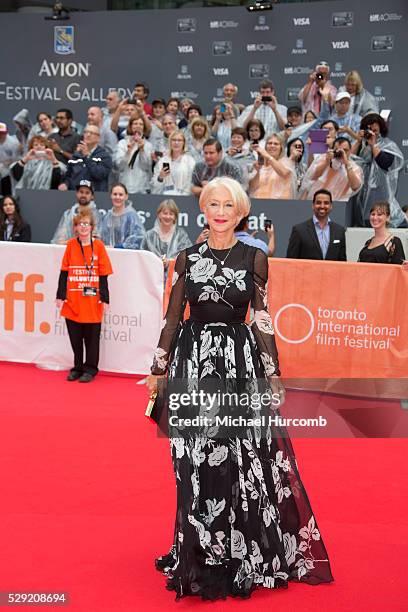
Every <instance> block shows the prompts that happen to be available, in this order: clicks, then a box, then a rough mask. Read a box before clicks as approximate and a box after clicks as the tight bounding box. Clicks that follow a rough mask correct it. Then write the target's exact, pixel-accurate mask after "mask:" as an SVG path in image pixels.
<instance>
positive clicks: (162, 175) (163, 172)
mask: <svg viewBox="0 0 408 612" xmlns="http://www.w3.org/2000/svg"><path fill="white" fill-rule="evenodd" d="M168 176H170V168H166V169H165V168H162V169H161V170H160V172H159V177H160V178H161V179H165V178H167V177H168Z"/></svg>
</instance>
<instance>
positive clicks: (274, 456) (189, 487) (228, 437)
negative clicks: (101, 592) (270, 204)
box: [147, 178, 333, 600]
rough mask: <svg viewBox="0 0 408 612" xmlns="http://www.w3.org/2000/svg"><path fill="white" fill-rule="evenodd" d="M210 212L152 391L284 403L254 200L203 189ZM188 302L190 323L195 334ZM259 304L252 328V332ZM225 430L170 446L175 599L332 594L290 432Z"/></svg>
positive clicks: (180, 280) (175, 299)
mask: <svg viewBox="0 0 408 612" xmlns="http://www.w3.org/2000/svg"><path fill="white" fill-rule="evenodd" d="M200 208H201V210H202V212H204V213H205V215H206V218H207V221H208V224H209V228H210V233H209V237H208V240H206V241H205V242H203V243H200V244H195V245H193V246H191V247H189V248H187V249H185V250H183V251H181V252H180V254H179V255H178V257H177V260H176V263H175V276H174V278H173V289H172V292H171V296H170V301H169V307H168V310H167V313H166V318H165V325H164V328H163V330H162V333H161V336H160V340H159V344H158V348H157V350H156V352H155V358H154V363H153V366H152V374H151V375H150V376H149V378H148V381H147V384H148V387H149V391H150V392H151V393H154V392H155V391H156V390H157V383H158V378H160V377H165V376H167V377H168V380H167V384H168V385H171V384H172V383H173V382H174V381H176V382H177V381H184V383H185V384H186V386H187V389H189V390H190V391H192V389H197V388H198V385H199V386H200V389H201V388H202V386H204V385H205V383H208V384H209V383H211V382H214V384H215V383H216V384H217V385H218V386H219V387H221V388H223V389H224V390H225V389H226V390H227V391H229V392H236V391H237V390H238V391H239V392H242V390H244V391H246V392H248V394H251V392H252V393H253V392H254V391H256V390H257V388H259V385H260V384H261V383H262V381H263V382H264V383H265V385H268V386H269V385H270V387H271V388H272V390H273V391H274V394H275V396H276V395H277V393H282V392H283V387H282V385H281V383H280V380H279V376H280V371H279V363H278V353H277V349H276V344H275V338H274V331H273V327H272V321H271V318H270V316H269V314H268V310H267V289H266V283H267V278H268V259H267V257H266V255H265V254H264V253H263V252H262V251H261V250H260V249H257V248H255V247H252V246H249V245H247V244H244V243H242V242H240V241H238V240H237V239H236V238H235V235H234V230H235V227H236V226H237V224H238V223H239V221H240V220H241V218H242V217H244V216H245V215H247V214H248V213H249V209H250V202H249V199H248V197H247V195H246V193H245V192H244V190H243V189H242V187H241V185H240V184H239V183H238V182H236V181H234V180H233V179H230V178H216V179H214V180H213V181H211V182H210V183H208V184H207V185H206V186H205V188H204V189H203V191H202V193H201V196H200ZM187 301H188V302H189V304H190V318H189V319H187V320H186V321H184V322H183V314H184V307H185V305H186V302H187ZM249 304H251V305H252V308H253V310H254V316H253V321H252V323H251V325H247V324H246V323H245V315H246V312H247V309H248V305H249ZM261 386H262V385H261ZM169 397H170V396H169ZM169 406H170V404H169ZM209 408H210V407H209V405H208V404H207V403H204V404H201V405H200V406H199V408H198V410H197V412H196V413H194V412H191V413H190V416H196V414H198V413H199V415H200V416H202V414H203V413H205V414H206V415H211V417H214V415H215V414H216V413H217V410H218V409H219V405H216V406H215V408H214V409H213V408H211V410H210V409H209ZM235 409H237V406H235ZM251 409H252V408H249V409H245V408H242V406H241V405H239V406H238V410H240V411H241V412H238V413H235V414H246V415H247V414H248V413H249V414H250V415H251V414H252V416H253V415H254V412H255V411H254V410H253V409H252V412H251ZM269 409H270V410H272V408H271V407H269ZM169 413H170V411H169ZM174 414H175V413H174V412H173V413H171V415H174ZM211 417H210V419H211ZM169 421H171V419H169ZM214 422H215V418H213V419H212V421H211V422H210V424H208V425H207V424H204V425H203V426H202V427H201V428H197V430H196V433H195V434H194V433H192V434H190V433H189V432H186V431H183V430H182V427H181V426H180V427H179V428H178V429H177V427H178V426H176V429H175V430H173V431H170V434H169V435H170V445H171V452H172V459H173V466H174V472H175V477H176V486H177V509H176V518H175V529H174V537H173V543H172V547H171V549H170V552H169V553H168V554H167V555H164V556H162V557H159V558H158V559H157V560H156V567H157V569H159V570H161V571H163V572H164V573H165V575H166V576H167V588H168V589H169V590H174V591H175V592H176V597H177V599H179V598H180V597H183V596H186V595H198V596H201V597H202V598H203V599H210V600H215V599H219V598H225V597H227V596H228V595H231V596H240V597H249V596H250V595H251V593H252V591H253V590H254V589H256V588H258V587H261V586H263V587H267V588H277V587H286V586H287V584H288V581H290V580H291V581H298V582H307V583H309V584H318V583H321V582H331V581H332V580H333V577H332V574H331V570H330V564H329V560H328V556H327V552H326V549H325V546H324V544H323V541H322V539H321V536H320V532H319V530H318V527H317V523H316V520H315V518H314V515H313V513H312V510H311V507H310V504H309V500H308V498H307V494H306V492H305V489H304V487H303V484H302V482H301V479H300V476H299V472H298V469H297V465H296V460H295V456H294V452H293V448H292V445H291V442H290V440H289V438H288V437H287V435H286V431H285V430H284V428H282V427H278V426H269V427H266V428H265V429H264V430H263V432H261V431H260V428H258V427H257V426H250V425H244V426H243V429H241V430H239V434H238V430H237V429H234V427H230V428H229V429H228V428H225V429H224V430H222V431H221V428H218V427H217V425H214ZM170 424H171V423H170ZM218 429H219V431H217V430H218Z"/></svg>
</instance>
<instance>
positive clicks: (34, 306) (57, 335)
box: [0, 242, 163, 374]
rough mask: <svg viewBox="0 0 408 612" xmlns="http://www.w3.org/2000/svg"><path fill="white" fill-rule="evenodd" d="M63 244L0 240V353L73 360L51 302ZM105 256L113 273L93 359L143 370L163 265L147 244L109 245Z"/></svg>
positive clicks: (53, 361)
mask: <svg viewBox="0 0 408 612" xmlns="http://www.w3.org/2000/svg"><path fill="white" fill-rule="evenodd" d="M63 252H64V247H62V246H51V245H41V244H36V245H33V244H18V243H6V242H0V336H1V343H0V360H4V361H18V362H28V363H36V364H40V365H51V366H61V367H65V368H69V367H72V361H73V355H72V351H71V347H70V343H69V338H68V335H67V331H66V325H65V320H64V319H63V318H61V317H60V315H59V310H58V309H57V308H56V306H55V294H56V289H57V283H58V275H59V268H60V264H61V259H62V255H63ZM109 256H110V257H111V261H112V266H113V270H114V274H113V275H112V276H111V277H110V279H109V286H110V295H111V306H110V310H109V312H107V313H105V315H104V320H103V324H102V335H101V359H100V366H99V367H100V368H101V369H102V370H107V371H110V372H124V373H131V374H145V373H147V372H149V371H150V366H151V362H152V355H153V352H154V350H155V348H156V346H157V340H158V337H159V334H160V324H161V319H162V301H163V265H162V263H161V261H160V260H159V259H158V258H157V257H156V256H155V255H153V254H152V253H147V252H146V251H143V252H142V251H119V250H114V249H109ZM23 347H24V349H23Z"/></svg>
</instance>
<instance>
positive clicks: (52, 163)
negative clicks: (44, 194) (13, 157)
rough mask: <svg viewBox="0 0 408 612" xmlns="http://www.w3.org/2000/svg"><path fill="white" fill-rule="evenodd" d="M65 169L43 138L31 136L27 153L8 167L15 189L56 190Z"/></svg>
mask: <svg viewBox="0 0 408 612" xmlns="http://www.w3.org/2000/svg"><path fill="white" fill-rule="evenodd" d="M65 170H66V167H65V165H64V164H63V163H62V162H59V161H58V160H57V158H56V157H55V154H54V151H53V150H52V148H50V146H49V142H48V140H47V139H46V138H44V136H33V137H32V138H31V140H30V141H29V143H28V153H27V154H26V155H24V157H22V158H21V159H20V160H19V161H18V162H15V163H14V164H13V165H12V166H11V167H10V174H11V176H12V178H13V179H14V180H15V181H17V184H16V185H15V189H58V185H59V184H60V182H61V180H62V177H63V176H64V173H65Z"/></svg>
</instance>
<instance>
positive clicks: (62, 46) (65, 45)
mask: <svg viewBox="0 0 408 612" xmlns="http://www.w3.org/2000/svg"><path fill="white" fill-rule="evenodd" d="M54 52H55V53H58V54H59V55H69V54H71V53H75V49H74V26H55V27H54Z"/></svg>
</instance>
